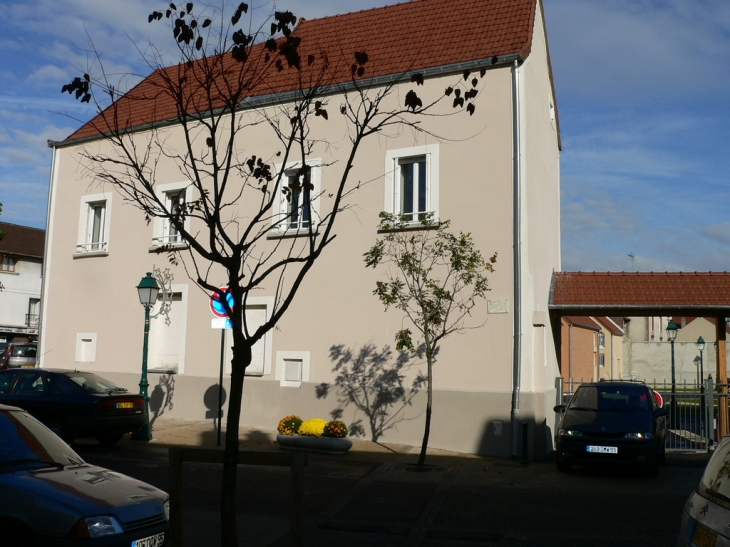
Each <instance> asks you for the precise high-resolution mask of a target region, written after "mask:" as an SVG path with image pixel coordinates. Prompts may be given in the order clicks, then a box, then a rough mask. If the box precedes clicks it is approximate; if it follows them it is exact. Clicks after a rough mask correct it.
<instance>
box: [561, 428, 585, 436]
mask: <svg viewBox="0 0 730 547" xmlns="http://www.w3.org/2000/svg"><path fill="white" fill-rule="evenodd" d="M558 435H560V436H561V437H582V436H583V432H582V431H576V430H575V429H559V430H558Z"/></svg>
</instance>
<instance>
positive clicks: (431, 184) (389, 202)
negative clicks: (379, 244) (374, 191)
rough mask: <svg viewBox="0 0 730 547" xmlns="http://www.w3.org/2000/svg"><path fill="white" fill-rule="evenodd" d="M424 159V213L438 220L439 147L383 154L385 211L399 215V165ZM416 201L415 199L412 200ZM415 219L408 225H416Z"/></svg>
mask: <svg viewBox="0 0 730 547" xmlns="http://www.w3.org/2000/svg"><path fill="white" fill-rule="evenodd" d="M421 158H422V159H425V164H426V192H427V194H426V211H415V212H414V213H413V214H414V215H417V214H418V213H420V212H426V213H433V220H435V221H437V220H438V219H439V145H438V144H426V145H423V146H413V147H410V148H400V149H397V150H388V151H387V152H386V153H385V185H384V186H385V196H384V205H385V211H386V212H388V213H392V214H396V215H397V214H401V213H402V207H401V199H402V196H401V165H402V164H404V163H410V162H409V160H417V159H421ZM414 199H416V198H414ZM419 222H420V220H419V219H418V218H415V219H414V220H411V221H410V222H409V223H412V224H418V223H419Z"/></svg>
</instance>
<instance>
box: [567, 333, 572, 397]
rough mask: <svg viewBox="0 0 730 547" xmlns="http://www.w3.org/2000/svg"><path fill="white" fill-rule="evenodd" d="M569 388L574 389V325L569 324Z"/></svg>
mask: <svg viewBox="0 0 730 547" xmlns="http://www.w3.org/2000/svg"><path fill="white" fill-rule="evenodd" d="M568 382H569V385H568V390H569V391H572V389H573V325H568Z"/></svg>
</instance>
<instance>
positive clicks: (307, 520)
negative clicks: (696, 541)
mask: <svg viewBox="0 0 730 547" xmlns="http://www.w3.org/2000/svg"><path fill="white" fill-rule="evenodd" d="M240 439H241V450H242V451H255V452H266V451H272V452H273V451H277V452H278V451H281V450H282V449H281V448H280V447H279V446H278V444H277V443H276V441H275V439H276V431H273V430H266V429H254V428H242V429H241V431H240ZM223 443H224V438H223V437H222V438H221V444H223ZM216 444H217V431H216V429H215V427H214V426H213V424H212V422H194V421H188V420H181V419H173V418H167V417H163V418H159V419H158V420H156V421H155V422H154V423H153V440H152V441H150V442H149V443H139V442H135V441H132V440H131V439H129V438H128V436H125V438H124V439H123V440H122V441H120V443H119V445H118V446H116V447H114V448H113V449H112V450H111V451H110V452H106V451H104V450H103V449H101V448H99V447H98V445H95V444H92V443H91V442H90V443H89V444H88V445H85V447H86V448H87V449H88V450H89V451H90V452H92V453H93V452H96V454H97V455H98V456H99V457H100V458H101V461H102V462H103V461H104V458H111V459H114V461H113V462H112V461H111V460H108V461H109V466H110V467H112V466H113V465H121V464H122V463H123V459H126V465H130V466H135V467H133V468H132V469H133V470H134V473H132V474H135V473H136V474H138V475H139V476H140V478H142V479H143V480H148V482H151V483H153V484H156V485H157V486H159V487H161V488H164V489H169V476H168V471H167V469H168V467H167V463H166V462H167V452H168V447H170V446H188V447H203V448H216ZM221 449H222V447H221ZM138 451H147V452H148V453H149V454H150V458H148V459H147V460H144V459H139V460H137V459H135V458H136V456H135V453H137V452H138ZM418 452H419V448H418V447H412V446H406V445H398V444H391V443H373V442H370V441H365V440H359V439H353V447H352V449H351V450H350V452H349V453H347V454H344V455H330V454H319V453H310V454H308V464H307V467H306V468H305V472H304V481H303V484H304V488H303V490H304V492H303V501H304V525H305V533H304V546H305V547H314V546H317V547H321V546H325V547H326V546H330V545H331V546H341V545H342V546H347V547H375V546H377V547H391V546H392V547H487V546H491V547H518V546H519V547H521V546H527V545H530V546H534V545H538V546H545V547H551V546H556V547H557V546H560V547H565V546H575V547H578V546H580V547H584V546H586V545H590V546H591V547H615V546H617V545H634V544H636V545H638V544H640V545H642V546H643V547H670V546H672V545H674V544H675V543H676V533H677V527H678V525H679V514H680V512H681V509H682V506H683V504H684V501H685V500H686V498H687V495H688V494H689V492H690V491H691V490H692V488H693V487H694V486H695V484H696V482H697V480H698V478H699V476H700V475H701V472H702V468H703V467H704V464H705V462H706V460H707V455H676V454H670V455H668V466H667V467H665V468H664V469H662V471H661V473H660V476H659V477H658V478H651V477H647V476H645V475H644V474H643V473H640V472H635V471H633V470H626V469H623V470H621V469H619V470H613V469H611V470H595V469H590V468H578V469H576V470H575V471H574V472H572V473H567V474H566V473H558V472H557V470H556V469H555V465H554V463H551V462H532V463H530V464H529V465H521V464H520V463H519V462H518V461H515V460H512V459H501V458H492V457H481V456H476V455H472V454H462V453H458V452H450V451H445V450H429V451H428V456H427V459H426V464H427V466H428V472H423V473H417V472H414V467H415V463H416V461H417V458H418ZM115 458H122V459H115ZM87 459H88V458H87ZM120 470H122V472H124V469H120ZM221 478H222V477H221V474H220V466H219V465H214V464H195V463H187V464H185V468H184V492H183V497H184V510H185V514H184V545H185V546H186V547H190V546H197V545H204V546H205V547H216V546H218V545H219V544H220V543H219V542H220V524H219V520H220V515H219V505H218V504H219V495H220V483H221ZM290 481H291V479H290V471H289V469H288V468H280V467H272V466H248V465H241V466H240V467H239V473H238V487H237V492H238V498H237V499H238V501H237V508H238V514H239V517H238V530H239V544H240V545H241V546H244V545H245V546H248V547H286V546H289V545H293V542H292V537H291V532H290V524H291V505H292V497H291V482H290Z"/></svg>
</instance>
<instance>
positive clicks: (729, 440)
mask: <svg viewBox="0 0 730 547" xmlns="http://www.w3.org/2000/svg"><path fill="white" fill-rule="evenodd" d="M677 545H678V546H681V547H686V546H692V547H721V546H722V547H727V546H730V436H729V437H724V438H723V439H722V441H720V444H719V445H718V446H717V448H716V449H715V453H714V454H713V455H712V457H711V458H710V461H709V462H707V467H706V468H705V472H704V473H703V474H702V478H701V479H700V482H699V484H698V485H697V487H696V488H695V490H694V492H692V494H691V495H690V496H689V498H688V499H687V502H686V503H685V504H684V511H683V512H682V521H681V525H680V529H679V538H678V542H677Z"/></svg>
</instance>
